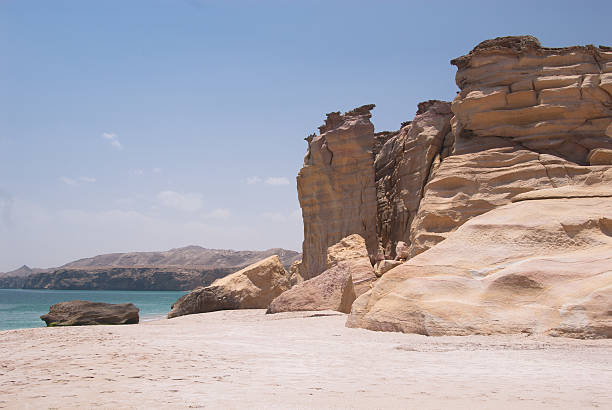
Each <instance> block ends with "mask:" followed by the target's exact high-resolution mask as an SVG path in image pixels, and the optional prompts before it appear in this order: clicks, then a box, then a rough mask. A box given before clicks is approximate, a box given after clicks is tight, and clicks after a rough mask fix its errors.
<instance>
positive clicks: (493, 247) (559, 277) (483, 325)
mask: <svg viewBox="0 0 612 410" xmlns="http://www.w3.org/2000/svg"><path fill="white" fill-rule="evenodd" d="M610 289H612V198H610V197H604V198H602V197H593V198H555V199H533V200H524V201H520V202H516V203H511V204H508V205H505V206H503V207H500V208H497V209H494V210H492V211H490V212H488V213H486V214H484V215H480V216H478V217H475V218H473V219H471V220H469V221H468V222H466V223H465V224H463V225H462V226H461V227H460V228H459V229H458V230H457V231H456V232H454V233H453V234H452V235H450V236H449V237H448V238H447V239H446V240H445V241H443V242H441V243H439V244H438V245H437V246H435V247H433V248H431V249H430V250H428V251H427V252H424V253H422V254H420V255H418V256H416V257H415V258H413V259H411V260H409V261H408V262H406V263H404V264H403V265H401V266H399V267H397V268H395V269H393V270H391V271H390V272H387V274H385V275H384V276H383V277H382V278H381V279H379V280H378V281H377V282H376V284H375V286H374V288H373V289H372V291H370V292H368V293H366V294H364V295H363V296H361V297H359V298H358V299H357V300H356V301H355V302H354V303H353V309H352V312H351V315H350V317H349V319H348V322H347V325H348V326H351V327H364V328H367V329H372V330H385V331H402V332H409V333H420V334H425V335H469V334H495V333H527V334H552V335H557V336H569V337H578V338H609V337H612V316H611V315H610V311H612V293H611V292H610Z"/></svg>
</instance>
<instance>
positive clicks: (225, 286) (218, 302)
mask: <svg viewBox="0 0 612 410" xmlns="http://www.w3.org/2000/svg"><path fill="white" fill-rule="evenodd" d="M290 287H291V286H290V283H289V274H288V273H287V271H286V270H285V268H284V267H283V264H282V263H281V261H280V259H279V257H278V256H276V255H273V256H270V257H268V258H266V259H263V260H261V261H259V262H256V263H254V264H252V265H250V266H247V267H246V268H244V269H242V270H239V271H238V272H235V273H232V274H231V275H228V276H226V277H224V278H221V279H217V280H216V281H214V282H213V283H212V284H211V285H210V286H206V287H199V288H196V289H194V290H192V291H191V292H190V293H188V294H187V295H185V296H183V297H181V298H180V299H178V300H177V301H176V302H174V304H173V305H172V310H171V311H170V313H168V318H173V317H177V316H183V315H190V314H194V313H205V312H213V311H216V310H233V309H265V308H267V307H268V305H269V304H270V302H272V300H273V299H274V298H275V297H277V296H278V295H280V294H281V293H283V292H284V291H286V290H288V289H289V288H290Z"/></svg>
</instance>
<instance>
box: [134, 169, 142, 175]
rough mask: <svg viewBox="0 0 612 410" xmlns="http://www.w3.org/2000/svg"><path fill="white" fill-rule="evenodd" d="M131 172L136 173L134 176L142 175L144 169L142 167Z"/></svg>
mask: <svg viewBox="0 0 612 410" xmlns="http://www.w3.org/2000/svg"><path fill="white" fill-rule="evenodd" d="M132 174H134V175H136V176H142V175H144V170H142V169H135V170H133V171H132Z"/></svg>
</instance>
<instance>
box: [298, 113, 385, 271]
mask: <svg viewBox="0 0 612 410" xmlns="http://www.w3.org/2000/svg"><path fill="white" fill-rule="evenodd" d="M373 108H374V105H364V106H362V107H359V108H356V109H354V110H352V111H349V112H346V113H344V114H340V113H339V112H332V113H329V114H327V119H326V120H325V124H324V125H323V126H321V127H319V131H320V133H319V135H314V134H313V135H310V136H309V137H308V138H306V141H307V142H308V151H307V153H306V156H305V157H304V166H303V167H302V169H301V170H300V172H299V174H298V176H297V185H298V197H299V200H300V206H301V207H302V216H303V219H304V244H303V256H302V267H301V273H302V276H303V278H304V279H310V278H312V277H314V276H316V275H318V274H320V273H321V272H323V271H324V270H325V269H326V264H327V255H326V252H327V248H328V247H329V246H331V245H333V244H335V243H336V242H338V241H339V240H340V239H342V238H344V237H345V236H347V235H350V234H354V233H356V234H359V235H361V236H362V237H363V238H365V241H366V245H367V248H368V251H369V252H370V253H375V252H376V250H377V246H378V241H377V238H376V188H375V184H374V158H373V154H372V149H373V143H374V126H373V125H372V123H371V122H370V117H371V114H370V110H372V109H373Z"/></svg>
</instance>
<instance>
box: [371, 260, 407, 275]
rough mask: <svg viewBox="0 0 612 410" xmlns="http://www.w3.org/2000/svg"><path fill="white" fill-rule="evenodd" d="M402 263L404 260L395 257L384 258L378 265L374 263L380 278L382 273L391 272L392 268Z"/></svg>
mask: <svg viewBox="0 0 612 410" xmlns="http://www.w3.org/2000/svg"><path fill="white" fill-rule="evenodd" d="M402 263H403V262H402V261H399V260H395V259H393V260H388V259H384V260H382V261H379V262H376V265H374V273H375V274H376V277H378V278H380V277H381V276H382V275H384V274H385V273H387V272H389V271H390V270H391V269H393V268H395V267H397V266H400V265H401V264H402Z"/></svg>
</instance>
